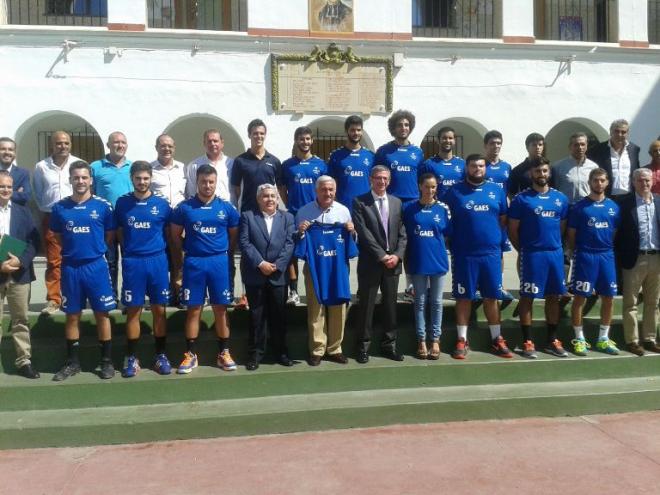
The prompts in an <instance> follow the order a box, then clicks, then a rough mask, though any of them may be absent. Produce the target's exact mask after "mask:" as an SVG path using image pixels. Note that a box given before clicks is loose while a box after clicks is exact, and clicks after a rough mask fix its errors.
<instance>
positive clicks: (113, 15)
mask: <svg viewBox="0 0 660 495" xmlns="http://www.w3.org/2000/svg"><path fill="white" fill-rule="evenodd" d="M146 27H147V0H112V1H109V2H108V29H109V30H111V31H144V30H145V29H146Z"/></svg>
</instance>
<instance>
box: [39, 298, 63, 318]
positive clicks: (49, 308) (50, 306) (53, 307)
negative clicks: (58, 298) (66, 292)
mask: <svg viewBox="0 0 660 495" xmlns="http://www.w3.org/2000/svg"><path fill="white" fill-rule="evenodd" d="M59 310H60V305H59V304H57V303H56V302H55V301H48V302H47V303H46V305H45V306H44V307H43V309H42V310H41V314H42V315H46V316H50V315H52V314H55V313H57V312H58V311H59Z"/></svg>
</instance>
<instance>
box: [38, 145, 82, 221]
mask: <svg viewBox="0 0 660 495" xmlns="http://www.w3.org/2000/svg"><path fill="white" fill-rule="evenodd" d="M78 160H80V158H78V157H76V156H73V155H69V158H68V159H67V161H66V163H65V164H64V166H63V167H62V168H60V167H58V166H57V165H56V164H55V163H54V162H53V158H52V157H50V156H49V157H48V158H44V159H43V160H41V161H40V162H39V163H37V164H36V165H35V167H34V176H33V179H32V181H33V185H34V199H35V200H36V201H37V206H38V207H39V209H40V210H41V211H43V212H46V213H50V210H51V208H52V207H53V205H54V204H55V203H57V202H58V201H60V200H61V199H64V198H66V197H67V196H71V194H72V193H73V189H72V188H71V183H70V182H69V166H70V165H71V164H72V163H73V162H76V161H78Z"/></svg>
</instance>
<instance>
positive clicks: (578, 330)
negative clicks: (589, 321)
mask: <svg viewBox="0 0 660 495" xmlns="http://www.w3.org/2000/svg"><path fill="white" fill-rule="evenodd" d="M573 331H574V332H575V338H576V339H578V340H584V332H583V328H582V325H580V326H574V327H573Z"/></svg>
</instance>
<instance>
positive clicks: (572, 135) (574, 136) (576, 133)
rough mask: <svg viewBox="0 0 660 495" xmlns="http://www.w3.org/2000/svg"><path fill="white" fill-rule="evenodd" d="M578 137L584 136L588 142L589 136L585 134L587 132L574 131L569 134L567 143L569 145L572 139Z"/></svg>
mask: <svg viewBox="0 0 660 495" xmlns="http://www.w3.org/2000/svg"><path fill="white" fill-rule="evenodd" d="M578 138H584V139H586V140H587V143H588V142H589V136H587V133H586V132H582V131H579V132H574V133H573V134H571V137H570V138H568V144H569V145H571V144H573V141H575V140H576V139H578Z"/></svg>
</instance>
